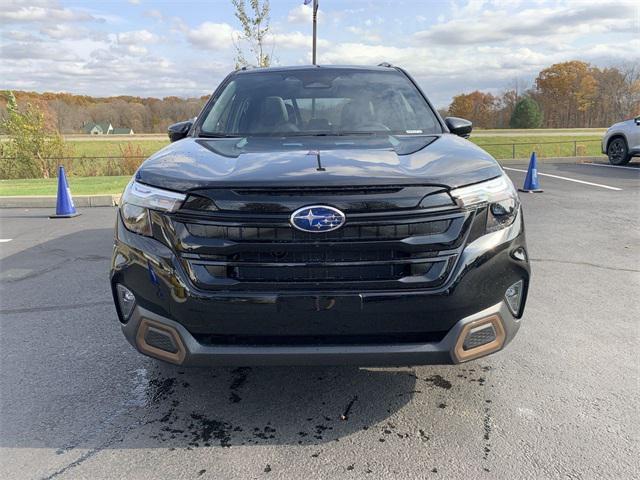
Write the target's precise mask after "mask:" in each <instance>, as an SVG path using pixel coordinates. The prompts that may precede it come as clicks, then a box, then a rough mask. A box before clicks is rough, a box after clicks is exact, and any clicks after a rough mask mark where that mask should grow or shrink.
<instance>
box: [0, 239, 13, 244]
mask: <svg viewBox="0 0 640 480" xmlns="http://www.w3.org/2000/svg"><path fill="white" fill-rule="evenodd" d="M11 240H13V238H0V243H7V242H10V241H11Z"/></svg>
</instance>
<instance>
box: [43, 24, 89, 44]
mask: <svg viewBox="0 0 640 480" xmlns="http://www.w3.org/2000/svg"><path fill="white" fill-rule="evenodd" d="M40 33H42V34H44V35H47V36H48V37H49V38H54V39H56V40H62V39H79V38H85V37H87V36H88V35H89V30H87V29H86V28H83V27H78V26H71V25H65V24H58V25H52V26H45V27H42V28H41V29H40Z"/></svg>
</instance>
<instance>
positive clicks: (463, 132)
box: [444, 117, 473, 138]
mask: <svg viewBox="0 0 640 480" xmlns="http://www.w3.org/2000/svg"><path fill="white" fill-rule="evenodd" d="M444 123H445V125H446V126H447V128H448V129H449V131H450V132H451V133H453V134H454V135H458V136H459V137H462V138H469V136H470V135H471V130H472V129H473V123H471V122H470V121H469V120H465V119H464V118H458V117H447V118H445V119H444Z"/></svg>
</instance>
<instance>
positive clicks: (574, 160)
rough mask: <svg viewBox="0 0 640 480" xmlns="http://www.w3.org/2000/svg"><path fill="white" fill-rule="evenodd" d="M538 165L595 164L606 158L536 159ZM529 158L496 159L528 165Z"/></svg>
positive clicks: (502, 161)
mask: <svg viewBox="0 0 640 480" xmlns="http://www.w3.org/2000/svg"><path fill="white" fill-rule="evenodd" d="M537 159H538V163H543V164H544V163H573V164H576V163H590V162H597V161H602V160H606V161H608V160H607V157H606V156H604V155H601V156H595V157H537ZM529 160H530V158H529V157H526V158H499V159H497V161H498V163H499V164H501V165H502V164H505V163H527V164H528V163H529Z"/></svg>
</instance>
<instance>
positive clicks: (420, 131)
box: [406, 130, 422, 133]
mask: <svg viewBox="0 0 640 480" xmlns="http://www.w3.org/2000/svg"><path fill="white" fill-rule="evenodd" d="M406 132H407V133H422V130H406Z"/></svg>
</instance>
